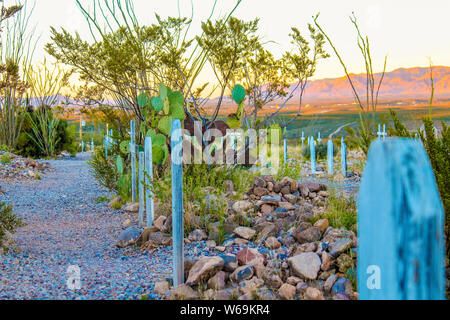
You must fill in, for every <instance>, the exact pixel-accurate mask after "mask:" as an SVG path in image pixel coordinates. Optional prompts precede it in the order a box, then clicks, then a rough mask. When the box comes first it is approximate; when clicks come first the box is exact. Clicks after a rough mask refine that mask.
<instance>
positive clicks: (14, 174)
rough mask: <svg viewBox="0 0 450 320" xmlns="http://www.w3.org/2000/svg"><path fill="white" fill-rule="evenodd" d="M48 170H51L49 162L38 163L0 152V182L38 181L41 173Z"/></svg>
mask: <svg viewBox="0 0 450 320" xmlns="http://www.w3.org/2000/svg"><path fill="white" fill-rule="evenodd" d="M49 170H52V166H51V165H50V163H49V162H43V161H41V162H38V161H35V160H33V159H28V158H22V157H20V156H17V155H15V154H13V153H9V152H4V151H0V181H8V180H38V179H40V177H41V174H42V173H43V172H45V171H49ZM0 193H1V189H0Z"/></svg>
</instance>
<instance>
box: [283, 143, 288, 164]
mask: <svg viewBox="0 0 450 320" xmlns="http://www.w3.org/2000/svg"><path fill="white" fill-rule="evenodd" d="M287 162H288V149H287V139H284V164H286V163H287Z"/></svg>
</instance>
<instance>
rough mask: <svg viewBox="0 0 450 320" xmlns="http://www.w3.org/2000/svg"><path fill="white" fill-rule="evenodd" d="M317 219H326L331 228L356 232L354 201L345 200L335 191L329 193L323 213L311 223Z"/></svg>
mask: <svg viewBox="0 0 450 320" xmlns="http://www.w3.org/2000/svg"><path fill="white" fill-rule="evenodd" d="M319 219H328V221H329V223H330V226H332V227H333V228H338V229H340V228H344V229H346V230H351V231H354V232H356V231H357V223H358V214H357V209H356V200H355V199H354V198H353V197H351V198H349V199H347V198H345V197H344V196H343V195H339V194H338V193H337V192H336V191H331V192H330V195H329V197H328V199H327V201H326V204H325V212H324V213H323V214H322V215H320V216H319V217H316V218H313V220H312V222H313V223H315V222H316V221H317V220H319Z"/></svg>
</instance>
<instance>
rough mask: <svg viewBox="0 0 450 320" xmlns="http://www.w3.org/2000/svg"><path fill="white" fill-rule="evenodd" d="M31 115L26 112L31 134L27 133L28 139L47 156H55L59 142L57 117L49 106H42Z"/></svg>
mask: <svg viewBox="0 0 450 320" xmlns="http://www.w3.org/2000/svg"><path fill="white" fill-rule="evenodd" d="M34 114H35V117H32V116H31V115H30V113H27V116H28V119H29V121H30V124H31V129H32V134H29V133H27V135H28V136H29V137H30V139H31V140H32V141H33V142H34V143H35V144H36V145H37V146H38V147H39V148H40V149H41V151H42V153H44V154H45V155H46V156H48V157H53V156H55V150H56V145H57V144H58V142H59V140H60V139H59V138H58V135H57V133H58V130H57V129H58V124H59V121H60V120H59V119H58V118H56V117H55V116H54V115H53V111H52V110H51V108H49V107H46V106H42V107H40V108H39V110H37V111H36V112H35V113H34Z"/></svg>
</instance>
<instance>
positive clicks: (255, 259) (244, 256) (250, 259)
mask: <svg viewBox="0 0 450 320" xmlns="http://www.w3.org/2000/svg"><path fill="white" fill-rule="evenodd" d="M236 258H237V259H238V261H239V264H240V265H242V266H244V265H253V266H255V265H258V264H263V263H264V256H263V255H262V254H261V253H260V252H259V251H258V250H257V249H253V248H249V247H247V248H244V249H242V250H241V251H239V252H238V254H237V255H236Z"/></svg>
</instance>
